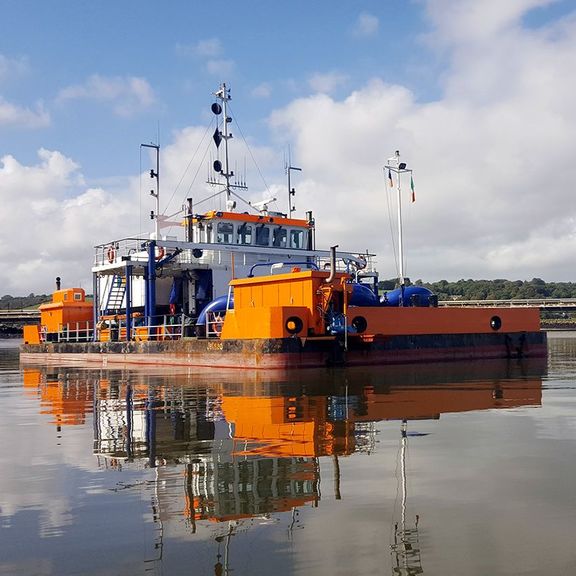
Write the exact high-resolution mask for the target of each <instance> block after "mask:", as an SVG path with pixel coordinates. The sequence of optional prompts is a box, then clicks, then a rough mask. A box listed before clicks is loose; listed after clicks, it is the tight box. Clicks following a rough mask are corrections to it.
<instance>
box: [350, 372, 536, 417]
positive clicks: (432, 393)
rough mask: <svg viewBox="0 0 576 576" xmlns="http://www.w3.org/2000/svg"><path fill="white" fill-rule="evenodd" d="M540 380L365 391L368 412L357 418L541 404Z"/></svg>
mask: <svg viewBox="0 0 576 576" xmlns="http://www.w3.org/2000/svg"><path fill="white" fill-rule="evenodd" d="M541 403H542V381H541V380H531V381H526V382H519V383H517V382H514V383H511V382H505V383H497V382H479V383H474V384H468V385H463V386H462V387H460V386H458V385H450V386H446V387H442V388H439V387H433V388H430V387H425V388H408V389H402V388H400V389H397V390H395V389H392V390H391V391H390V394H374V393H372V392H371V391H368V394H367V402H366V407H367V413H366V414H365V415H361V416H357V417H356V418H355V420H356V421H374V420H411V419H417V418H432V417H437V416H439V415H440V414H442V413H447V412H468V411H471V410H493V409H498V408H518V407H520V406H540V405H541Z"/></svg>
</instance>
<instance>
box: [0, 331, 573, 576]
mask: <svg viewBox="0 0 576 576" xmlns="http://www.w3.org/2000/svg"><path fill="white" fill-rule="evenodd" d="M17 344H18V343H17V342H10V341H4V342H2V341H0V440H1V441H0V470H1V472H0V574H6V575H11V576H20V575H26V576H30V575H52V574H53V575H58V576H66V575H72V574H75V575H76V574H78V575H80V574H82V575H108V574H110V575H112V574H113V575H134V574H151V575H155V574H158V575H177V574H187V575H190V574H205V575H213V574H216V575H225V574H234V575H235V576H241V575H257V574H263V575H264V574H265V575H270V574H274V575H277V576H282V575H285V574H297V575H310V574H314V575H316V574H319V575H327V576H328V575H330V576H333V575H338V574H342V575H350V574H355V575H364V574H365V575H373V574H400V575H408V574H410V575H412V574H414V575H415V574H430V575H439V574H442V575H451V574H454V575H462V574H466V575H482V576H486V575H491V576H494V575H505V574H514V575H528V574H530V575H532V574H533V575H541V574H572V573H574V572H575V571H576V547H575V546H574V534H575V532H576V487H575V486H576V382H575V379H576V338H571V337H569V336H566V335H564V336H562V335H557V336H553V337H551V338H550V356H549V359H548V362H547V363H546V362H538V363H526V364H525V363H520V364H519V363H517V362H484V363H477V364H450V365H434V366H428V367H417V368H412V369H410V368H400V367H394V368H380V369H370V370H365V369H362V370H360V369H354V370H337V371H327V370H318V371H306V372H300V373H297V374H290V375H284V376H276V375H270V374H250V373H246V372H238V373H232V374H230V373H224V374H223V373H213V372H208V371H206V372H203V373H192V372H185V371H180V372H166V370H163V371H160V370H145V371H144V370H100V369H98V370H96V369H80V368H77V367H73V368H65V367H60V366H49V367H48V366H36V367H34V366H20V365H19V360H18V350H17V348H16V345H17Z"/></svg>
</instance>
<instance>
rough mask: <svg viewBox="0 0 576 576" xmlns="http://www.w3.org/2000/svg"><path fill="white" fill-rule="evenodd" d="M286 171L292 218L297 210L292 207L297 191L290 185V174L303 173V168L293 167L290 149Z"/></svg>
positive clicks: (289, 212)
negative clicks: (295, 171)
mask: <svg viewBox="0 0 576 576" xmlns="http://www.w3.org/2000/svg"><path fill="white" fill-rule="evenodd" d="M284 169H285V170H286V174H287V175H288V217H291V215H292V212H294V210H296V208H295V207H294V206H292V196H295V195H296V190H294V188H292V186H291V184H290V172H292V170H298V172H302V168H296V166H292V158H291V154H290V148H288V162H286V163H285V164H284Z"/></svg>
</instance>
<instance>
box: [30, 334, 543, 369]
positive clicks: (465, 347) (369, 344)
mask: <svg viewBox="0 0 576 576" xmlns="http://www.w3.org/2000/svg"><path fill="white" fill-rule="evenodd" d="M546 355H547V340H546V333H545V332H515V333H497V334H427V335H410V336H407V335H397V336H380V337H373V338H370V339H362V338H359V337H350V338H348V340H347V341H345V340H344V339H342V338H335V337H322V338H298V337H291V338H259V339H249V340H240V339H238V340H211V339H196V338H184V339H181V340H175V341H146V342H91V343H65V342H62V343H43V344H34V345H26V344H25V345H23V346H22V349H21V360H22V361H23V362H35V363H36V362H53V361H54V362H62V363H75V364H92V365H101V366H107V365H149V366H189V367H207V368H238V369H247V368H248V369H257V370H266V369H292V368H316V367H321V366H330V365H343V366H369V365H386V364H412V363H424V362H445V361H462V360H479V359H496V358H539V357H545V356H546Z"/></svg>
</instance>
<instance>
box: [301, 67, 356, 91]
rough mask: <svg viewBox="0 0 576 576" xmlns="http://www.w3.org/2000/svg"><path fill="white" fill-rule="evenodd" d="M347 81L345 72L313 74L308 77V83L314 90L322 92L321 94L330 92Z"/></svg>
mask: <svg viewBox="0 0 576 576" xmlns="http://www.w3.org/2000/svg"><path fill="white" fill-rule="evenodd" d="M347 81H348V76H346V74H341V73H339V72H329V73H327V74H320V73H317V74H314V75H313V76H311V77H310V79H309V81H308V84H309V85H310V88H312V90H314V91H315V92H322V93H323V94H330V93H331V92H333V91H334V90H336V89H337V88H340V87H341V86H343V85H345V84H346V82H347Z"/></svg>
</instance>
